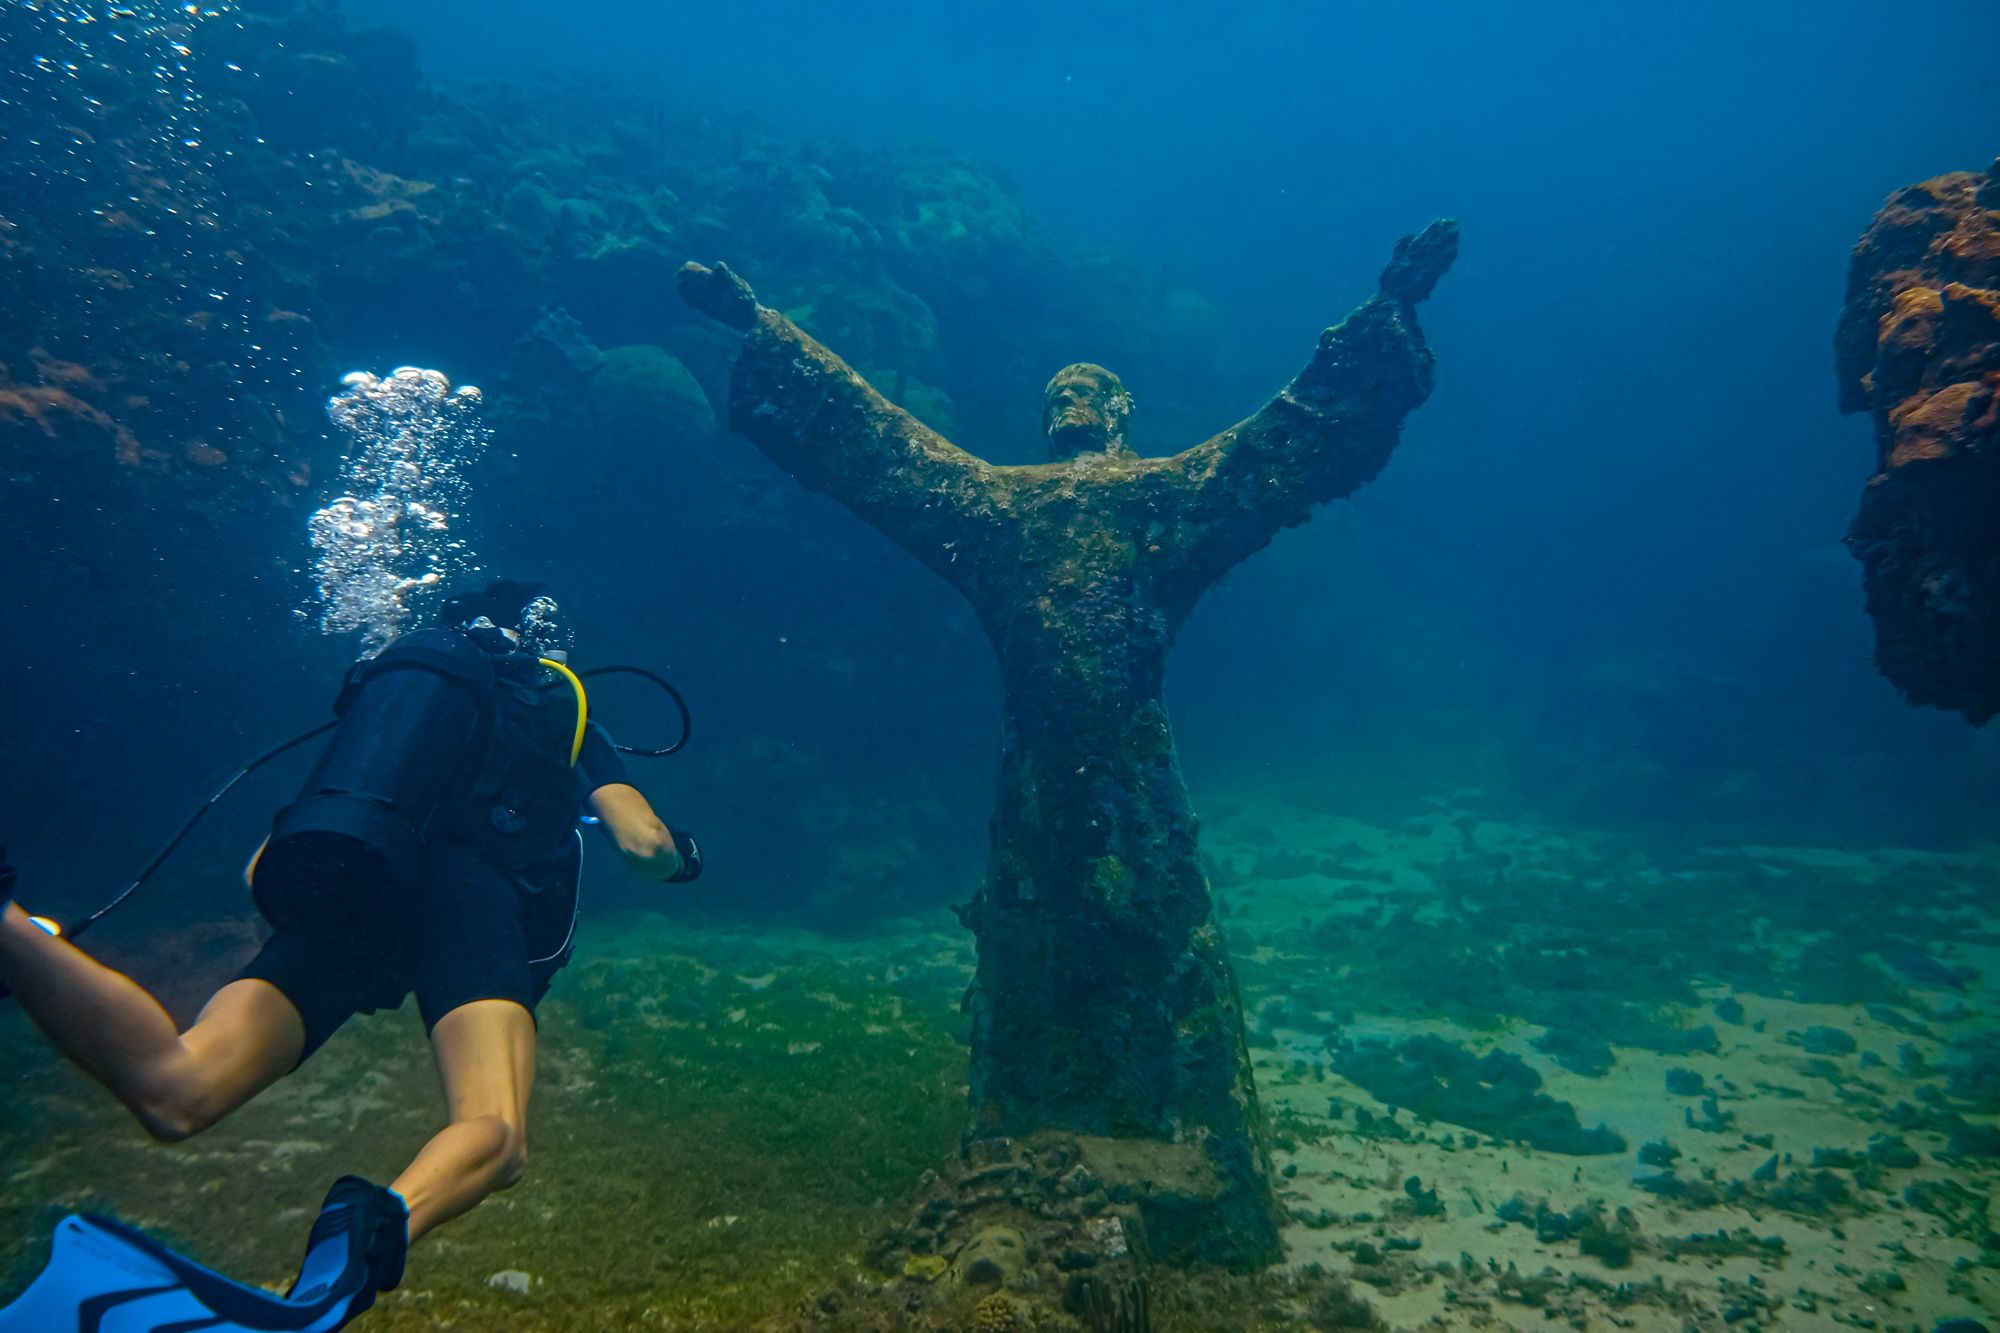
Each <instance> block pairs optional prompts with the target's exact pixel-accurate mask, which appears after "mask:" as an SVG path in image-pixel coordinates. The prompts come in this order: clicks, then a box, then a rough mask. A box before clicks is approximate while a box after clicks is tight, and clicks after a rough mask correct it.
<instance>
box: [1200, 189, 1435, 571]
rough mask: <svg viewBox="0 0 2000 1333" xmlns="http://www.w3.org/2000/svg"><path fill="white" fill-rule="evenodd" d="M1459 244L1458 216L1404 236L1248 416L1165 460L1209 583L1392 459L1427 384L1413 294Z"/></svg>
mask: <svg viewBox="0 0 2000 1333" xmlns="http://www.w3.org/2000/svg"><path fill="white" fill-rule="evenodd" d="M1457 254H1458V224H1456V223H1454V222H1449V221H1440V222H1434V223H1432V224H1431V225H1430V226H1429V227H1426V228H1425V229H1424V230H1423V231H1422V232H1420V233H1419V234H1417V235H1415V236H1407V237H1405V238H1404V239H1403V240H1402V241H1401V243H1399V244H1398V245H1397V247H1396V253H1395V256H1394V257H1393V258H1392V259H1391V260H1390V261H1389V266H1388V267H1387V268H1386V269H1385V270H1384V271H1383V273H1382V281H1381V290H1380V292H1379V293H1378V294H1377V295H1375V296H1374V297H1372V298H1370V299H1369V300H1368V301H1367V302H1365V303H1363V304H1362V305H1361V306H1360V307H1359V308H1357V309H1356V310H1355V311H1354V312H1353V313H1352V314H1350V315H1349V316H1348V317H1347V318H1346V319H1345V320H1343V321H1341V323H1339V324H1337V325H1335V326H1334V327H1333V328H1330V329H1328V330H1327V331H1326V332H1325V333H1323V334H1321V335H1320V340H1319V346H1318V347H1317V348H1316V349H1315V350H1314V352H1313V357H1312V360H1311V361H1310V362H1309V363H1308V364H1307V365H1306V368H1305V369H1304V370H1302V371H1300V372H1299V373H1298V376H1297V377H1296V378H1294V379H1293V380H1292V382H1291V383H1290V384H1288V385H1286V386H1285V387H1284V389H1283V390H1281V391H1280V392H1279V393H1278V396H1277V397H1275V398H1273V399H1272V400H1271V401H1270V402H1268V403H1266V404H1265V405H1264V406H1263V407H1262V408H1260V409H1258V411H1257V412H1256V413H1255V414H1253V415H1252V416H1250V417H1249V418H1247V419H1246V420H1244V421H1241V422H1239V423H1238V424H1236V425H1234V426H1232V427H1230V428H1229V429H1228V430H1226V431H1223V432H1222V433H1221V434H1220V435H1217V436H1215V437H1214V438H1213V439H1211V440H1208V441H1207V442H1206V443H1203V444H1199V445H1196V446H1195V447H1194V448H1192V449H1190V450H1188V451H1187V452H1185V453H1183V454H1180V455H1178V456H1177V457H1176V458H1174V459H1173V460H1171V462H1172V464H1173V465H1174V466H1175V467H1176V468H1177V469H1178V470H1179V471H1180V472H1181V473H1182V475H1183V477H1184V479H1185V481H1186V482H1188V483H1190V484H1189V486H1188V489H1187V494H1188V497H1189V504H1188V507H1187V517H1188V519H1189V521H1190V523H1191V525H1192V526H1194V527H1196V528H1197V529H1198V533H1197V535H1196V537H1195V540H1194V541H1193V542H1192V543H1190V544H1189V545H1188V546H1187V548H1186V550H1187V552H1188V559H1189V560H1190V561H1191V562H1192V565H1193V566H1194V567H1193V568H1191V569H1189V570H1188V571H1187V572H1188V573H1189V574H1190V575H1192V576H1193V578H1192V579H1191V586H1199V587H1205V586H1207V584H1208V583H1209V582H1212V581H1213V580H1214V579H1215V578H1216V577H1218V576H1219V575H1220V574H1221V573H1222V572H1223V571H1224V570H1226V569H1228V568H1229V567H1230V566H1231V565H1234V564H1235V563H1237V562H1238V561H1240V560H1242V559H1244V558H1245V557H1247V556H1249V555H1251V554H1252V553H1254V552H1256V551H1258V550H1260V549H1261V548H1262V547H1263V546H1264V545H1265V544H1266V543H1267V542H1269V541H1270V540H1271V538H1272V537H1274V536H1276V535H1277V533H1278V531H1279V530H1280V529H1282V528H1288V527H1292V526H1294V525H1296V524H1299V523H1303V522H1304V521H1305V520H1306V518H1307V517H1308V516H1309V515H1310V514H1311V513H1312V511H1313V508H1314V507H1315V506H1317V505H1321V504H1325V503H1326V502H1327V501H1330V500H1337V499H1340V498H1341V497H1343V496H1346V495H1350V494H1352V493H1353V492H1354V491H1357V490H1359V489H1360V488H1361V487H1362V486H1365V485H1366V484H1367V483H1368V482H1370V481H1372V480H1373V479H1374V478H1375V475H1376V474H1377V473H1378V472H1380V471H1381V470H1382V466H1383V464H1385V463H1387V462H1388V461H1389V455H1390V453H1391V452H1392V451H1393V450H1394V449H1395V447H1396V441H1397V438H1398V437H1399V436H1400V434H1401V433H1402V427H1403V418H1404V417H1406V416H1408V415H1409V413H1410V412H1411V411H1413V410H1414V409H1415V408H1416V407H1417V406H1418V404H1420V403H1422V402H1423V401H1424V399H1425V398H1427V397H1429V396H1430V391H1431V363H1432V360H1433V358H1432V356H1431V351H1430V348H1429V347H1428V346H1426V345H1425V343H1424V336H1423V330H1422V329H1420V328H1419V327H1418V326H1417V309H1416V308H1417V304H1418V303H1419V302H1421V301H1422V300H1424V298H1425V297H1427V296H1429V295H1430V293H1431V288H1432V287H1433V286H1435V285H1436V283H1437V280H1438V279H1439V278H1440V277H1442V276H1444V272H1445V270H1446V269H1448V268H1450V267H1451V262H1452V260H1453V259H1454V258H1455V257H1456V256H1457Z"/></svg>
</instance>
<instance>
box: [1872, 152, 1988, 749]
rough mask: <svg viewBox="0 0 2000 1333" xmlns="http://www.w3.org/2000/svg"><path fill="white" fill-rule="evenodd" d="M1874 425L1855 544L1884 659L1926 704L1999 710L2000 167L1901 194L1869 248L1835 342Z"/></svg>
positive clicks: (1971, 714)
mask: <svg viewBox="0 0 2000 1333" xmlns="http://www.w3.org/2000/svg"><path fill="white" fill-rule="evenodd" d="M1835 350H1836V357H1837V363H1838V369H1839V375H1840V406H1841V410H1842V411H1844V412H1867V413H1869V414H1870V415H1871V416H1872V417H1873V418H1874V422H1875V441H1876V467H1877V470H1876V473H1875V475H1874V476H1873V477H1871V478H1870V479H1869V481H1868V485H1867V487H1866V489H1865V490H1864V491H1863V492H1862V497H1861V506H1860V509H1859V511H1858V512H1857V513H1856V514H1855V517H1854V525H1853V527H1852V529H1851V530H1850V531H1849V533H1848V538H1847V544H1848V547H1849V549H1850V550H1852V551H1853V552H1854V555H1855V557H1856V558H1857V559H1859V560H1860V561H1861V563H1862V567H1863V569H1864V570H1865V582H1866V586H1867V593H1868V613H1869V615H1870V616H1872V617H1873V618H1874V621H1875V629H1876V643H1875V661H1876V665H1877V666H1879V667H1880V668H1881V670H1882V674H1883V675H1885V676H1887V677H1888V678H1889V679H1890V680H1891V681H1892V682H1894V683H1895V685H1896V687H1897V688H1898V689H1900V690H1901V691H1902V692H1903V693H1904V694H1905V695H1906V696H1908V698H1909V700H1910V701H1911V702H1912V703H1916V704H1923V705H1926V706H1929V707H1934V708H1945V709H1950V710H1953V711H1955V712H1958V713H1962V714H1964V715H1965V717H1966V718H1967V719H1969V720H1970V721H1971V722H1972V723H1973V724H1974V725H1984V724H1985V723H1986V722H1987V721H1989V720H1990V719H1991V718H1992V717H1993V716H1994V714H1996V713H2000V162H1996V163H1995V164H1994V165H1993V167H1992V168H1990V169H1989V170H1987V171H1986V172H1984V173H1975V172H1964V171H1961V172H1954V173H1952V174H1950V175H1946V176H1939V177H1937V178H1935V179H1933V180H1928V181H1925V182H1924V183H1923V184H1921V185H1915V186H1912V187H1910V188H1909V189H1906V190H1902V191H1900V192H1898V193H1897V194H1895V195H1894V196H1892V197H1891V198H1890V200H1889V202H1888V203H1887V204H1886V205H1884V207H1883V209H1882V211H1881V212H1880V213H1878V214H1876V216H1875V221H1874V223H1873V224H1872V225H1871V226H1870V227H1869V229H1868V232H1867V234H1866V235H1864V236H1863V237H1862V238H1861V242H1860V244H1859V245H1857V246H1856V247H1855V249H1854V259H1853V264H1852V267H1851V268H1850V270H1849V273H1848V282H1847V307H1846V310H1845V312H1844V313H1843V314H1842V316H1841V321H1840V331H1839V334H1838V336H1837V338H1836V341H1835Z"/></svg>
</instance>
